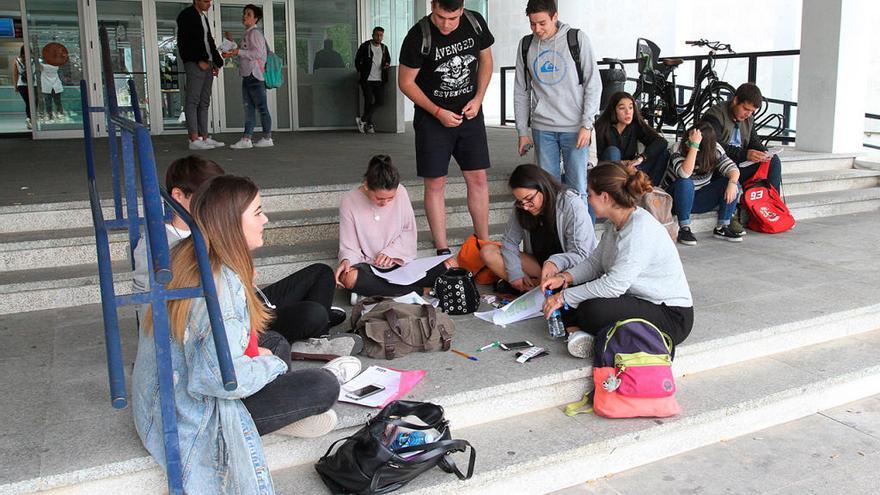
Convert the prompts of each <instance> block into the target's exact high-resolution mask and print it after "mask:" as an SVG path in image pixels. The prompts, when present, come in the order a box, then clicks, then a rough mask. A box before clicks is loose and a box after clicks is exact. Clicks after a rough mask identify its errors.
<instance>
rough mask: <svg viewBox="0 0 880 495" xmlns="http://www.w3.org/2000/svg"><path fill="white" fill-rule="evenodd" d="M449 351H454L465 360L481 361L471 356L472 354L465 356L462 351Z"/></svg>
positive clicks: (453, 350)
mask: <svg viewBox="0 0 880 495" xmlns="http://www.w3.org/2000/svg"><path fill="white" fill-rule="evenodd" d="M449 350H450V351H452V352H454V353H456V354H458V355H459V356H461V357H463V358H466V359H470V360H471V361H479V359H477V358H475V357H473V356H471V355H470V354H465V353H463V352H461V351H456V350H455V349H449Z"/></svg>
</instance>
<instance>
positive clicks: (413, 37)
mask: <svg viewBox="0 0 880 495" xmlns="http://www.w3.org/2000/svg"><path fill="white" fill-rule="evenodd" d="M470 13H471V14H473V16H474V17H475V18H476V19H477V22H478V23H479V24H480V26H481V27H482V28H483V32H482V34H481V35H479V36H478V35H477V33H476V31H475V30H474V27H473V26H472V25H471V23H470V21H468V19H467V17H466V16H465V15H464V14H462V16H461V18H460V20H459V23H458V28H456V30H455V31H453V32H451V33H449V34H448V35H446V36H444V35H442V34H441V33H440V30H439V29H437V26H435V25H434V23H433V22H428V24H429V25H430V26H431V52H430V53H429V54H428V56H427V57H422V28H421V27H419V24H418V23H416V25H415V26H413V27H412V28H410V30H409V32H408V33H407V34H406V38H404V39H403V44H402V45H401V47H400V64H401V65H405V66H407V67H412V68H414V69H419V74H418V75H417V76H416V84H417V85H418V87H419V88H420V89H421V90H422V92H423V93H425V96H427V97H428V98H429V99H430V100H431V101H432V102H434V104H435V105H437V106H439V107H441V108H445V109H447V110H451V111H453V112H455V113H461V109H462V108H463V107H464V106H465V105H466V104H467V102H469V101H470V100H472V99H473V97H474V95H475V94H476V92H477V72H478V69H479V65H480V64H479V60H480V51H481V50H485V49H486V48H489V47H490V46H492V44H493V43H495V38H494V37H493V36H492V33H490V32H489V26H488V25H487V24H486V21H485V20H484V19H483V16H481V15H480V14H479V13H477V12H473V11H470Z"/></svg>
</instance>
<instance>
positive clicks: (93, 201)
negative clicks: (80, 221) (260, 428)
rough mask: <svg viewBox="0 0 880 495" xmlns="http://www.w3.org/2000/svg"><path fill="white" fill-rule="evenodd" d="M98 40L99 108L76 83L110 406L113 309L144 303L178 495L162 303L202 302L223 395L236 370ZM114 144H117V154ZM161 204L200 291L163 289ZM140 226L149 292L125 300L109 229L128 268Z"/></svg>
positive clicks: (121, 386) (166, 275) (198, 243)
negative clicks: (107, 209)
mask: <svg viewBox="0 0 880 495" xmlns="http://www.w3.org/2000/svg"><path fill="white" fill-rule="evenodd" d="M99 35H100V43H101V57H102V71H103V79H104V106H103V107H92V106H90V104H89V96H88V85H87V84H86V82H85V81H84V80H83V81H80V93H81V98H82V110H83V137H84V145H85V157H86V175H87V179H88V188H89V202H90V205H91V209H92V221H93V223H94V225H95V247H96V249H97V256H98V278H99V282H100V290H101V310H102V314H103V320H104V337H105V342H106V351H107V372H108V375H109V380H110V402H111V404H112V406H113V407H114V408H116V409H122V408H124V407H126V406H127V405H128V397H127V395H126V390H125V370H124V365H123V359H122V344H121V339H120V333H119V319H118V313H117V309H118V307H120V306H133V305H150V310H151V314H152V317H153V338H154V342H155V345H156V363H157V368H158V370H157V373H158V380H159V398H160V408H161V413H162V431H163V442H164V446H165V465H166V473H167V476H168V490H169V493H171V494H175V495H178V494H181V495H182V494H183V472H182V465H181V459H180V447H179V442H178V435H177V416H176V412H175V405H174V382H173V378H172V370H173V368H172V361H171V341H170V339H171V337H170V329H169V322H168V311H167V306H166V302H167V301H170V300H173V299H186V298H197V297H204V298H205V303H206V305H207V309H208V317H209V320H210V323H211V331H212V332H213V335H214V344H215V350H216V352H217V360H218V363H219V366H220V375H221V379H222V381H223V386H224V388H225V389H226V390H235V389H236V388H237V386H238V383H237V381H236V377H235V368H234V367H233V365H232V359H231V356H230V354H229V344H228V341H227V339H226V330H225V328H224V326H223V318H222V316H221V311H220V303H219V300H218V298H217V290H216V287H215V286H214V279H213V275H212V272H211V266H210V262H209V260H208V255H207V249H206V246H205V240H204V237H203V235H202V233H201V232H200V231H199V229H198V227H197V226H196V225H195V222H194V221H193V219H192V218H191V217H190V215H189V214H188V213H187V212H186V210H184V208H183V207H182V206H180V204H178V203H177V202H176V201H174V199H173V198H171V196H170V195H169V194H168V192H167V191H165V190H163V189H162V187H161V186H160V185H159V180H158V178H157V174H156V163H155V155H154V153H153V144H152V140H151V138H150V132H149V127H147V126H146V125H144V123H143V115H142V114H141V109H140V107H139V104H138V101H139V100H138V98H137V89H136V88H135V85H134V81H133V80H132V79H129V80H128V90H129V94H130V96H131V101H132V102H133V105H132V106H131V107H119V106H118V103H117V99H116V85H115V82H114V79H113V67H112V62H111V60H110V44H109V41H108V36H107V30H106V28H104V27H101V29H100V33H99ZM121 111H131V113H132V114H133V116H134V120H131V119H128V118H126V117H123V116H122V115H121ZM92 113H103V114H104V116H105V118H106V122H107V136H108V141H109V143H108V144H109V149H110V164H111V176H112V181H113V204H112V207H113V213H114V215H115V218H114V219H111V220H107V219H105V218H104V211H103V208H102V205H101V198H100V194H99V192H98V187H97V182H96V174H95V160H94V146H93V140H94V138H93V135H92V125H91V114H92ZM117 132H118V134H117ZM117 140H119V141H117ZM119 144H121V154H120V146H119ZM120 159H121V161H120ZM138 178H139V179H140V185H141V197H142V198H143V211H144V216H143V217H141V216H140V214H139V212H138V190H137V179H138ZM123 194H124V201H123ZM163 199H164V203H165V204H167V205H168V206H169V207H170V209H169V210H168V212H169V213H170V212H171V211H172V210H173V212H174V213H176V214H177V215H179V216H180V217H181V218H182V219H183V220H184V221H185V222H186V223H187V224H188V225H189V227H190V229H191V231H192V237H193V242H194V243H195V251H196V257H197V260H198V265H199V271H200V273H201V286H199V287H190V288H183V289H173V290H170V289H166V288H165V284H167V283H168V282H170V281H171V279H172V273H171V270H170V257H169V249H168V237H167V234H166V231H165V225H164V220H165V218H166V216H165V211H164V210H163ZM123 206H124V209H123ZM142 225H143V227H144V235H145V238H144V239H143V242H146V243H147V244H146V246H147V263H148V270H147V273H148V280H149V290H148V291H145V292H139V293H132V294H127V295H117V294H116V290H115V287H114V280H113V267H112V260H111V257H110V241H109V231H114V230H122V229H127V230H128V240H129V257H130V258H131V264H132V267H133V266H134V259H133V257H132V253H133V251H134V247H135V245H136V244H137V242H138V240H139V239H140V238H141V235H140V234H141V233H140V228H141V226H142Z"/></svg>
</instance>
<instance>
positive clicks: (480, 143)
mask: <svg viewBox="0 0 880 495" xmlns="http://www.w3.org/2000/svg"><path fill="white" fill-rule="evenodd" d="M426 41H429V42H428V43H426ZM493 43H495V38H494V37H493V36H492V33H490V32H489V26H488V25H487V24H486V21H485V20H484V19H483V17H482V16H481V15H480V14H479V13H477V12H473V11H470V10H465V8H464V0H434V1H433V2H431V14H430V15H428V16H426V17H425V18H423V19H422V20H420V21H419V22H418V23H417V24H416V25H415V26H413V27H412V28H410V30H409V32H408V33H407V34H406V37H405V38H404V40H403V44H402V46H401V47H400V69H399V73H398V78H397V81H398V84H399V85H400V90H401V91H403V94H405V95H406V96H407V98H409V99H410V100H412V102H413V103H414V104H415V107H416V110H415V115H414V116H413V128H414V129H415V134H416V169H417V172H418V175H419V177H422V178H423V179H424V181H425V213H426V214H427V216H428V225H429V226H430V227H431V235H432V236H433V238H434V247H435V248H437V254H438V255H443V254H450V253H451V251H450V250H449V244H448V241H447V239H446V197H445V191H446V176H447V175H448V173H449V159H450V158H452V157H454V158H455V161H456V162H458V166H459V168H461V173H462V175H463V176H464V180H465V183H466V184H467V205H468V211H469V212H470V214H471V220H472V221H473V224H474V231H475V234H476V236H477V238H478V239H481V240H488V239H489V184H488V180H487V178H486V169H488V168H489V144H488V141H487V139H486V124H485V121H484V120H483V109H482V106H483V98H484V97H485V96H486V88H488V86H489V80H490V79H491V78H492V50H491V48H490V47H491V46H492V44H493ZM426 45H427V46H426Z"/></svg>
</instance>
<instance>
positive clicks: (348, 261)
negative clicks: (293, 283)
mask: <svg viewBox="0 0 880 495" xmlns="http://www.w3.org/2000/svg"><path fill="white" fill-rule="evenodd" d="M416 234H417V232H416V215H415V213H414V212H413V208H412V203H411V202H410V199H409V194H408V193H407V192H406V188H405V187H404V186H403V185H402V184H400V172H398V171H397V168H396V167H395V166H394V165H393V164H392V163H391V157H390V156H388V155H376V156H374V157H373V158H371V159H370V164H369V166H368V167H367V173H365V174H364V182H363V184H361V185H360V186H358V187H357V188H355V189H352V190H351V191H349V192H348V193H346V195H345V196H343V198H342V204H340V206H339V266H338V267H337V268H336V283H337V285H338V286H339V287H343V288H346V289H348V290H350V291H352V295H351V301H352V304H355V302H356V301H357V298H358V296H400V295H403V294H408V293H410V292H413V291H415V292H416V293H417V294H421V293H422V291H423V289H424V288H426V287H433V285H434V280H435V279H436V278H437V277H439V276H440V275H442V274H443V273H444V272H445V271H446V270H447V269H448V268H450V267H453V266H456V263H455V258H449V259H448V260H447V261H446V262H444V263H440V264H438V265H437V266H435V267H434V268H432V269H430V270H428V273H427V275H425V277H424V278H422V279H421V280H418V281H416V282H415V283H413V284H411V285H397V284H392V283H390V282H388V281H387V280H385V279H384V278H382V277H379V276H378V275H376V274H375V273H373V270H372V269H371V268H370V267H371V266H375V267H377V268H391V267H393V266H395V265H398V266H402V265H405V264H406V263H408V262H410V261H412V260H414V259H415V258H416V251H417V244H416V243H417V239H416Z"/></svg>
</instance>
